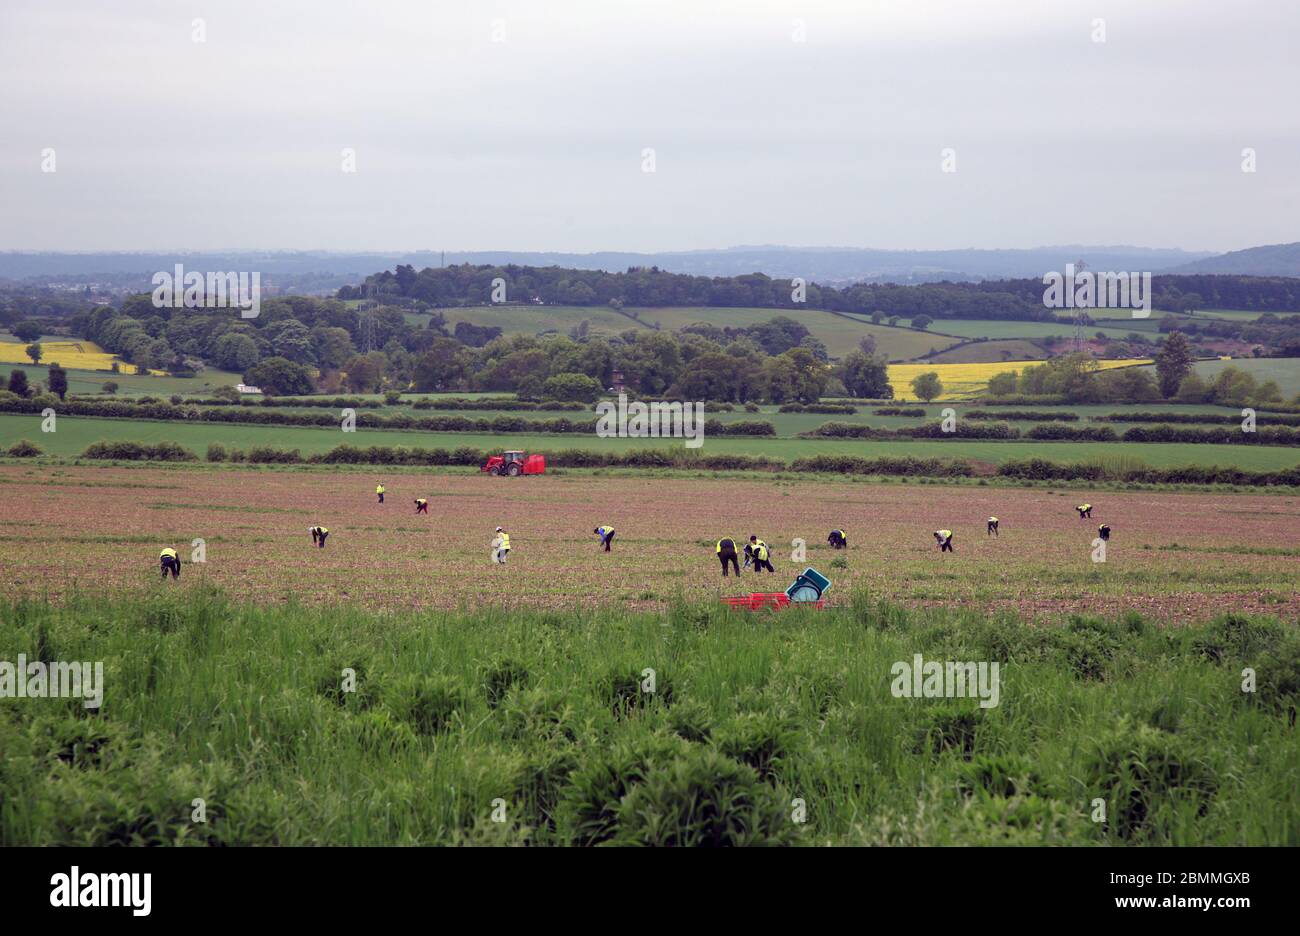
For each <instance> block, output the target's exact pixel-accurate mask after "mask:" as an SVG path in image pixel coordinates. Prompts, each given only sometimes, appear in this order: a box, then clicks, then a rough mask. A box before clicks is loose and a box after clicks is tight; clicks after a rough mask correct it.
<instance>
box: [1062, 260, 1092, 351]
mask: <svg viewBox="0 0 1300 936" xmlns="http://www.w3.org/2000/svg"><path fill="white" fill-rule="evenodd" d="M1087 268H1088V264H1087V263H1086V262H1085V261H1083V260H1076V261H1074V272H1075V275H1076V276H1077V275H1078V274H1080V273H1082V272H1083V271H1084V270H1086V269H1087ZM1067 288H1068V289H1071V290H1073V289H1074V283H1069V284H1067ZM1087 314H1088V313H1087V311H1086V310H1084V309H1081V308H1079V307H1078V306H1075V307H1074V352H1075V354H1078V353H1079V352H1081V351H1083V320H1084V317H1085V316H1086V315H1087Z"/></svg>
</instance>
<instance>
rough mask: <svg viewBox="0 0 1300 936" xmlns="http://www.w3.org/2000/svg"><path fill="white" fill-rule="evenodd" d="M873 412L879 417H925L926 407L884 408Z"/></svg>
mask: <svg viewBox="0 0 1300 936" xmlns="http://www.w3.org/2000/svg"><path fill="white" fill-rule="evenodd" d="M871 412H873V413H875V414H876V415H877V416H919V417H924V416H925V407H924V406H882V407H880V408H879V409H873V410H872V411H871Z"/></svg>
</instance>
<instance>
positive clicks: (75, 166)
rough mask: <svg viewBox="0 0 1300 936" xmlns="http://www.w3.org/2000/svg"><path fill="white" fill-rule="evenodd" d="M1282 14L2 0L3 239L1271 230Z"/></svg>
mask: <svg viewBox="0 0 1300 936" xmlns="http://www.w3.org/2000/svg"><path fill="white" fill-rule="evenodd" d="M195 18H202V19H203V20H204V21H205V24H206V33H207V41H206V42H205V43H195V42H193V41H192V39H191V34H192V31H193V27H192V20H194V19H195ZM1097 18H1103V19H1104V20H1105V29H1106V41H1105V42H1104V43H1096V42H1094V41H1093V39H1092V32H1093V20H1094V19H1097ZM796 20H802V22H803V24H804V29H805V30H806V41H804V42H796V41H794V40H793V35H794V33H795V31H796V29H797V28H798V24H797V23H796ZM494 21H499V22H495V23H494ZM494 28H495V29H497V30H498V31H501V30H503V31H504V41H502V42H494V41H493V31H494ZM1297 35H1300V4H1297V3H1296V2H1295V0H1242V2H1236V3H1231V4H1229V3H1225V2H1222V0H1214V2H1202V0H1123V2H1120V0H1090V2H1088V0H1085V2H1075V0H1000V2H992V0H951V2H939V0H888V2H885V0H879V2H872V0H858V2H853V0H823V2H816V0H808V2H797V0H784V2H781V0H773V2H714V3H710V2H706V0H653V2H639V0H638V2H621V0H526V2H506V0H486V2H476V0H461V2H437V0H427V2H412V3H401V2H385V0H372V2H363V0H355V2H351V0H347V2H345V0H311V2H298V3H289V2H271V0H171V2H166V0H108V2H106V0H62V2H50V0H3V2H2V3H0V128H3V129H0V249H5V250H12V249H24V250H92V249H96V250H103V249H112V250H118V249H120V250H127V249H182V248H185V249H208V248H220V247H275V248H304V249H305V248H329V249H383V250H389V249H423V248H427V249H435V250H436V249H439V248H447V249H463V250H473V249H517V250H573V251H586V250H645V251H649V250H668V249H690V248H705V247H723V246H728V245H733V244H760V243H781V244H794V245H841V246H857V247H887V248H917V249H920V248H958V247H1028V246H1035V245H1040V244H1061V243H1090V244H1141V245H1159V246H1178V247H1185V248H1189V249H1215V250H1231V249H1239V248H1242V247H1248V246H1253V245H1257V244H1265V243H1277V242H1282V241H1294V240H1297V239H1300V234H1298V233H1297V232H1298V230H1300V228H1297V225H1296V218H1297V217H1298V216H1300V210H1298V209H1300V181H1298V180H1297V173H1296V168H1297V166H1300V107H1297V105H1296V88H1300V56H1298V55H1297V54H1296V51H1297V50H1296V45H1297V39H1296V36H1297ZM46 147H53V148H54V149H55V152H56V159H57V171H56V172H54V173H52V174H51V173H43V172H42V171H41V151H42V150H43V149H44V148H46ZM344 147H353V148H354V149H355V150H356V154H357V155H356V160H357V172H356V173H355V174H348V173H344V172H342V171H341V169H340V165H341V153H340V151H341V150H342V149H343V148H344ZM646 147H651V148H653V149H654V150H655V166H656V171H655V172H654V173H646V172H643V171H642V150H643V149H644V148H646ZM945 147H952V148H954V149H955V150H956V153H957V172H956V173H952V174H944V173H942V172H941V171H940V159H941V156H940V154H941V151H942V150H943V149H944V148H945ZM1245 147H1253V148H1255V150H1256V151H1257V153H1258V171H1257V172H1256V173H1254V174H1247V173H1243V172H1242V171H1241V161H1242V159H1241V151H1242V149H1243V148H1245Z"/></svg>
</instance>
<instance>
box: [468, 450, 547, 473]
mask: <svg viewBox="0 0 1300 936" xmlns="http://www.w3.org/2000/svg"><path fill="white" fill-rule="evenodd" d="M479 471H486V472H487V473H488V474H490V475H510V477H512V478H513V477H514V476H515V475H521V474H526V475H530V474H545V473H546V456H545V455H525V454H524V453H523V452H503V453H501V454H500V455H490V456H488V460H487V464H486V465H483V466H482V467H480V468H479Z"/></svg>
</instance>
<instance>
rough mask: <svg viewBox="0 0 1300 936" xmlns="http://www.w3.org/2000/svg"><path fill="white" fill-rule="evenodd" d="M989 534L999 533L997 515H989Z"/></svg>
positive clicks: (995, 534)
mask: <svg viewBox="0 0 1300 936" xmlns="http://www.w3.org/2000/svg"><path fill="white" fill-rule="evenodd" d="M988 535H989V536H997V535H998V518H997V517H989V532H988Z"/></svg>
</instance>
